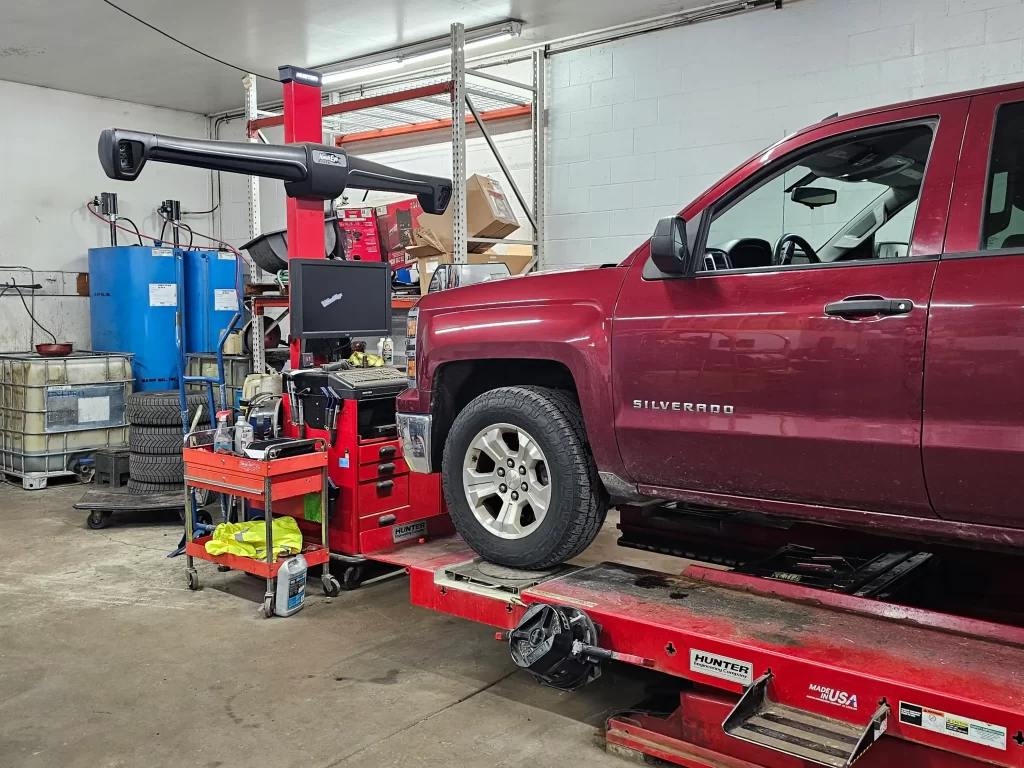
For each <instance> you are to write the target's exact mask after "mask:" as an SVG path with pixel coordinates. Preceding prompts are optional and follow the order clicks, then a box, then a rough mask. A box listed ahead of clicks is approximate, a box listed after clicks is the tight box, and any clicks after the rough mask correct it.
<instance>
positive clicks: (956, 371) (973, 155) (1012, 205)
mask: <svg viewBox="0 0 1024 768" xmlns="http://www.w3.org/2000/svg"><path fill="white" fill-rule="evenodd" d="M925 360H926V361H927V362H926V366H925V385H924V440H923V451H924V468H925V477H926V480H927V483H928V491H929V493H930V495H931V499H932V503H933V504H934V507H935V511H936V512H937V513H938V515H939V516H940V517H943V518H947V519H950V520H961V521H964V522H971V523H983V524H988V525H1003V526H1010V527H1014V528H1024V513H1022V512H1021V510H1020V504H1019V500H1018V498H1017V497H1018V495H1019V492H1020V489H1021V487H1022V486H1021V483H1022V478H1024V89H1013V90H1007V91H1002V92H999V93H992V94H985V95H982V96H977V97H975V98H974V99H972V100H971V105H970V113H969V117H968V122H967V133H966V135H965V137H964V149H963V155H962V157H961V159H960V165H959V168H958V169H957V173H956V183H955V185H954V191H953V201H952V205H951V207H950V216H949V225H948V229H947V233H946V248H945V253H943V256H942V261H941V262H940V264H939V269H938V274H937V276H936V280H935V290H934V293H933V295H932V306H931V316H930V319H929V321H928V347H927V354H926V355H925Z"/></svg>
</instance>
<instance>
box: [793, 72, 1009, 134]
mask: <svg viewBox="0 0 1024 768" xmlns="http://www.w3.org/2000/svg"><path fill="white" fill-rule="evenodd" d="M1016 88H1024V82H1017V83H1005V84H1003V85H990V86H988V87H986V88H975V89H973V90H970V91H957V92H956V93H944V94H940V95H936V96H926V97H925V98H923V99H912V100H911V101H901V102H898V103H896V104H885V105H883V106H880V107H870V108H869V109H862V110H859V111H857V112H847V113H845V114H842V115H834V116H832V117H827V118H825V119H824V120H822V121H821V122H822V123H832V122H838V121H841V120H849V119H851V118H854V117H861V116H863V115H877V114H880V113H882V112H889V111H890V110H894V109H903V108H904V107H916V106H919V105H923V104H937V103H939V102H942V101H953V100H955V99H965V98H971V97H974V96H981V95H984V94H986V93H999V92H1000V91H1012V90H1014V89H1016ZM818 125H821V123H815V124H813V125H808V126H807V127H805V128H801V129H800V130H799V131H797V132H796V134H794V135H798V134H801V133H804V132H805V131H808V130H810V129H811V128H815V127H817V126H818Z"/></svg>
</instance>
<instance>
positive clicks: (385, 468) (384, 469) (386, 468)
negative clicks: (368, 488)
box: [377, 461, 395, 475]
mask: <svg viewBox="0 0 1024 768" xmlns="http://www.w3.org/2000/svg"><path fill="white" fill-rule="evenodd" d="M394 471H395V462H393V461H392V462H390V463H388V464H378V465H377V474H378V475H386V474H388V473H389V472H394Z"/></svg>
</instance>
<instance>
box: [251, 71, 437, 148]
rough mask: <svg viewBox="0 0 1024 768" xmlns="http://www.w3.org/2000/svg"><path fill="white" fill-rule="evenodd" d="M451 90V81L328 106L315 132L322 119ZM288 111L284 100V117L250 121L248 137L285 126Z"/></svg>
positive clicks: (319, 126) (319, 127) (318, 128)
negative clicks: (266, 129)
mask: <svg viewBox="0 0 1024 768" xmlns="http://www.w3.org/2000/svg"><path fill="white" fill-rule="evenodd" d="M306 87H309V86H306ZM452 88H453V86H452V83H451V81H445V82H443V83H435V84H433V85H424V86H421V87H419V88H409V89H407V90H404V91H396V92H394V93H383V94H381V95H380V96H367V97H365V98H362V99H352V100H351V101H343V102H341V103H340V104H329V105H327V106H325V107H323V109H322V111H321V112H319V113H318V117H317V130H320V129H321V127H322V124H323V118H324V117H330V116H331V115H341V114H344V113H345V112H356V111H358V110H360V109H369V108H371V107H383V106H385V105H386V104H399V103H401V102H403V101H412V100H413V99H423V98H426V97H428V96H440V95H441V94H442V93H451V91H452ZM317 90H318V91H319V90H320V89H319V88H318V89H317ZM318 104H319V102H318ZM288 111H289V109H288V101H287V99H285V109H284V115H276V116H274V117H261V118H259V119H258V120H250V121H249V131H250V135H251V134H252V133H255V132H256V131H258V130H259V129H260V128H269V127H271V126H274V125H285V115H287V114H288ZM285 141H286V142H287V139H285ZM317 141H319V139H317Z"/></svg>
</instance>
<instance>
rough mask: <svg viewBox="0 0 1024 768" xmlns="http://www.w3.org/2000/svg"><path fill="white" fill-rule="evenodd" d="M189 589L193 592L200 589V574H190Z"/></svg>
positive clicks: (190, 572) (192, 572)
mask: <svg viewBox="0 0 1024 768" xmlns="http://www.w3.org/2000/svg"><path fill="white" fill-rule="evenodd" d="M188 588H189V589H191V590H192V591H193V592H195V591H196V590H197V589H199V574H198V573H196V572H195V571H189V572H188Z"/></svg>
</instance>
